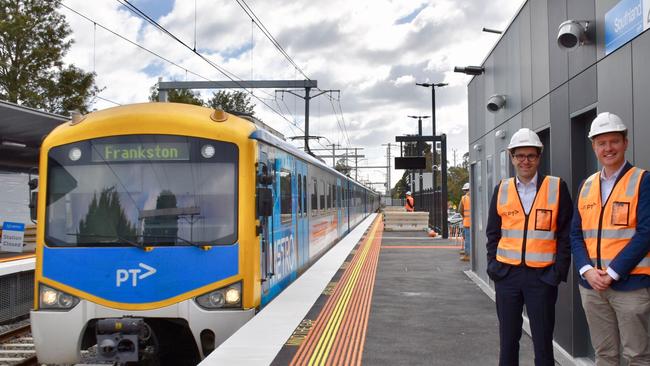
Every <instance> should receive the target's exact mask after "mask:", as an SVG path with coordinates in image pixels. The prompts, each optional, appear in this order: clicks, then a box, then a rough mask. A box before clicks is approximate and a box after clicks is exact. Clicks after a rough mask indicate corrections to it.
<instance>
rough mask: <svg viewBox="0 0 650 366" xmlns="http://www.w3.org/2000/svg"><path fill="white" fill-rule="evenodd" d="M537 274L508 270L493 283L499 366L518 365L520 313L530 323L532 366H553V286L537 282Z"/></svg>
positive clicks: (537, 272) (523, 269)
mask: <svg viewBox="0 0 650 366" xmlns="http://www.w3.org/2000/svg"><path fill="white" fill-rule="evenodd" d="M539 276H540V270H538V269H534V268H527V267H512V268H510V271H508V274H507V275H506V276H505V277H504V278H503V279H501V280H499V281H497V282H495V286H496V305H497V316H498V317H499V340H500V352H499V365H500V366H516V365H519V340H520V339H521V332H522V329H521V325H522V322H523V318H522V310H523V306H524V304H525V305H526V312H527V315H528V319H529V321H530V330H531V333H532V336H533V347H534V349H535V366H547V365H551V366H552V365H555V360H554V357H553V328H554V327H555V301H556V300H557V286H551V285H549V284H547V283H545V282H542V281H541V280H540V279H539Z"/></svg>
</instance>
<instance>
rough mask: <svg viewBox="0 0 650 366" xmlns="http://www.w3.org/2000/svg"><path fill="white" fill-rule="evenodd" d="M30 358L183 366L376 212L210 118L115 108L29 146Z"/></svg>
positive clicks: (255, 135) (369, 202)
mask: <svg viewBox="0 0 650 366" xmlns="http://www.w3.org/2000/svg"><path fill="white" fill-rule="evenodd" d="M39 178H40V183H39V186H40V187H39V192H38V204H37V208H38V209H37V219H38V233H37V260H36V276H35V281H36V286H35V304H34V310H33V311H32V312H31V322H32V333H33V336H34V342H35V345H36V351H37V356H38V359H39V361H40V362H43V363H74V362H78V361H79V360H80V358H81V350H85V349H87V348H89V347H91V346H93V345H95V344H96V345H97V356H98V358H99V359H100V360H104V361H112V362H119V363H125V362H143V363H148V362H151V363H152V364H169V365H184V364H185V365H194V364H196V363H198V362H199V361H200V360H201V358H203V357H205V356H206V355H207V354H208V353H210V352H211V351H212V350H213V349H214V348H215V347H216V346H218V345H219V344H220V343H221V342H223V341H224V340H225V339H226V338H228V337H229V336H230V335H231V334H232V333H234V332H235V331H236V330H237V329H238V328H239V327H241V326H242V325H243V324H244V323H245V322H247V321H248V320H249V319H250V318H251V317H253V315H254V314H255V312H256V311H257V310H258V309H260V308H261V307H263V306H264V305H265V304H267V303H269V302H270V301H271V300H272V299H273V298H274V297H275V296H277V295H278V294H279V293H280V292H281V291H282V290H283V289H284V288H286V287H287V286H288V285H289V284H290V283H291V282H292V281H293V280H295V279H296V278H297V276H298V275H299V274H300V273H301V272H302V271H304V270H305V269H306V268H307V267H308V266H310V265H311V264H312V263H313V262H314V261H315V260H317V259H318V257H320V256H321V255H322V254H323V253H324V252H325V251H326V250H327V249H328V248H330V247H331V246H332V245H334V244H335V243H336V241H338V239H339V238H340V237H342V236H343V235H345V234H346V233H347V232H348V231H349V230H350V229H351V228H352V227H353V226H355V225H356V224H357V223H358V222H360V221H361V219H362V218H363V217H365V216H366V215H367V213H368V212H371V211H374V210H375V209H376V208H377V205H378V204H379V200H378V199H377V197H376V195H374V193H372V192H371V191H368V190H367V189H365V188H364V187H362V186H360V185H358V184H357V183H356V182H353V181H352V180H350V179H349V178H347V177H345V176H343V175H341V174H339V173H338V172H336V171H334V170H332V169H331V168H329V167H327V166H325V165H324V164H322V163H321V162H319V161H318V160H316V159H314V158H312V157H310V156H308V155H306V154H304V153H303V152H300V151H298V150H296V149H295V148H293V147H292V146H290V145H288V144H286V143H285V142H284V141H282V140H280V139H277V138H275V137H274V136H273V135H271V134H270V133H268V132H266V131H264V130H260V129H259V128H257V127H256V126H255V125H254V124H253V123H251V122H249V121H247V120H243V119H240V118H237V117H234V116H232V115H229V114H227V113H224V112H223V111H218V110H216V111H215V110H212V109H208V108H202V107H196V106H190V105H184V104H174V103H146V104H136V105H131V106H123V107H116V108H111V109H107V110H104V111H99V112H94V113H91V114H89V115H87V116H85V117H83V118H75V119H73V120H72V121H70V122H68V123H65V124H63V125H61V126H59V127H58V128H57V129H55V130H54V131H53V132H52V133H51V134H50V135H49V136H48V137H47V138H46V139H45V140H44V142H43V145H42V149H41V159H40V174H39Z"/></svg>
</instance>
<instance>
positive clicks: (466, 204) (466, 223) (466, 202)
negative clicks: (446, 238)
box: [460, 195, 472, 227]
mask: <svg viewBox="0 0 650 366" xmlns="http://www.w3.org/2000/svg"><path fill="white" fill-rule="evenodd" d="M460 200H461V201H462V202H463V227H470V226H471V224H472V218H471V217H470V215H471V212H472V211H470V201H471V200H470V198H469V196H468V195H464V196H463V197H461V198H460Z"/></svg>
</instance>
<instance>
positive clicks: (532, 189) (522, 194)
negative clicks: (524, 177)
mask: <svg viewBox="0 0 650 366" xmlns="http://www.w3.org/2000/svg"><path fill="white" fill-rule="evenodd" d="M515 180H516V182H517V193H519V198H520V199H521V204H522V205H523V206H524V212H526V215H528V213H529V212H530V209H531V208H532V207H533V201H535V195H536V194H537V173H535V176H534V177H533V179H531V180H530V182H528V183H524V182H522V181H521V180H519V176H517V178H515Z"/></svg>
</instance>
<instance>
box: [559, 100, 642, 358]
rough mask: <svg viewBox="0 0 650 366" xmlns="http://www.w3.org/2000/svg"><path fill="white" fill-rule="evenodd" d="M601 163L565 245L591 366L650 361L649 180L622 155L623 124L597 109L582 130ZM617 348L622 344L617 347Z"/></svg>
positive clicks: (624, 147)
mask: <svg viewBox="0 0 650 366" xmlns="http://www.w3.org/2000/svg"><path fill="white" fill-rule="evenodd" d="M589 138H590V139H591V146H592V148H593V150H594V154H596V158H598V162H599V163H600V164H601V165H602V166H603V168H602V170H601V171H599V172H596V173H594V174H593V175H591V176H590V177H589V178H587V179H586V180H585V182H584V183H583V184H582V186H581V187H580V193H579V195H578V199H577V205H576V206H577V207H576V211H575V215H574V216H573V224H572V228H571V249H572V251H573V261H574V263H575V265H576V269H577V270H578V272H579V273H580V277H581V280H580V285H581V286H580V297H581V299H582V307H583V308H584V309H585V315H586V316H587V323H588V324H589V333H590V335H591V344H593V346H594V349H595V351H596V365H598V366H602V365H619V362H620V349H621V348H622V350H623V357H624V358H625V359H626V360H627V361H628V362H627V364H628V365H650V338H648V327H649V326H650V325H649V320H650V290H649V289H650V254H649V253H648V250H650V195H649V192H650V178H648V174H646V172H645V170H643V169H639V168H637V167H635V166H633V165H632V164H630V163H628V162H627V161H626V160H625V151H626V150H627V146H628V140H627V127H626V126H625V124H624V123H623V121H622V120H621V118H620V117H618V116H617V115H615V114H612V113H608V112H605V113H600V114H599V115H598V116H596V118H595V119H594V121H593V122H592V123H591V129H590V130H589ZM621 346H622V347H621Z"/></svg>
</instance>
